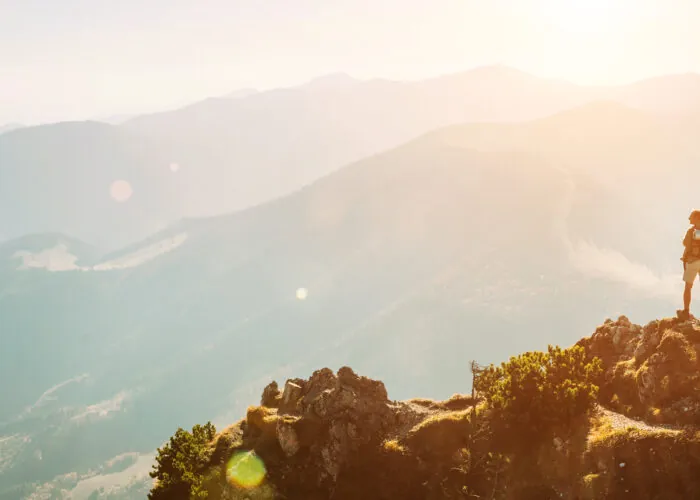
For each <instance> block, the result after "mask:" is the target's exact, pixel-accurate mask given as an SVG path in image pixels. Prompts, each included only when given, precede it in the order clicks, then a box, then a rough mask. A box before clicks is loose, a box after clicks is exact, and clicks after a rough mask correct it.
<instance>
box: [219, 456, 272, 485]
mask: <svg viewBox="0 0 700 500" xmlns="http://www.w3.org/2000/svg"><path fill="white" fill-rule="evenodd" d="M266 473H267V471H266V470H265V464H264V463H263V461H262V460H261V459H260V457H258V456H257V455H256V454H255V452H254V451H240V452H238V453H236V454H235V455H233V457H231V460H229V461H228V464H227V465H226V478H227V479H228V481H229V483H231V484H234V485H236V486H239V487H241V488H255V487H256V486H260V484H261V483H262V482H263V480H264V479H265V474H266Z"/></svg>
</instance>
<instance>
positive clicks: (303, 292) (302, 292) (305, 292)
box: [297, 288, 309, 300]
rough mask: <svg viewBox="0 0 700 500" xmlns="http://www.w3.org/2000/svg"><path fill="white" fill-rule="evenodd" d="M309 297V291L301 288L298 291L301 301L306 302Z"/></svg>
mask: <svg viewBox="0 0 700 500" xmlns="http://www.w3.org/2000/svg"><path fill="white" fill-rule="evenodd" d="M308 296H309V291H308V290H307V289H306V288H299V289H298V290H297V299H299V300H306V297H308Z"/></svg>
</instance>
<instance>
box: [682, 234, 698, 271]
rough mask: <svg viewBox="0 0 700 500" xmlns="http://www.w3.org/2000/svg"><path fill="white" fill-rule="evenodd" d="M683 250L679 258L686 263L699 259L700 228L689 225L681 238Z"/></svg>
mask: <svg viewBox="0 0 700 500" xmlns="http://www.w3.org/2000/svg"><path fill="white" fill-rule="evenodd" d="M683 246H684V247H685V251H684V252H683V257H682V258H681V260H682V261H683V262H685V263H686V264H689V263H690V262H695V261H696V260H700V229H695V228H694V227H691V228H690V229H688V232H687V233H685V238H683Z"/></svg>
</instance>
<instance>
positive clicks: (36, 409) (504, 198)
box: [0, 103, 700, 490]
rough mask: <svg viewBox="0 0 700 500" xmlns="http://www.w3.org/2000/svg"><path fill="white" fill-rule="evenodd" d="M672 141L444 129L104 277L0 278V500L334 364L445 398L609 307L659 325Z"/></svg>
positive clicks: (586, 324) (564, 119)
mask: <svg viewBox="0 0 700 500" xmlns="http://www.w3.org/2000/svg"><path fill="white" fill-rule="evenodd" d="M596 123H599V124H600V126H601V127H603V130H601V131H598V132H596V131H595V130H592V129H591V127H592V126H593V125H594V124H596ZM684 123H687V122H684ZM674 127H680V125H678V123H677V122H666V121H664V120H660V119H654V118H653V117H651V116H650V115H647V114H644V113H641V112H639V111H635V110H631V109H627V108H624V107H620V106H619V105H610V104H606V103H603V104H594V105H588V106H583V107H580V108H577V109H575V110H572V111H569V112H566V113H560V114H557V115H554V116H551V117H548V118H544V119H539V120H536V121H531V122H527V123H519V124H505V125H504V124H479V125H466V126H454V127H448V128H446V129H443V130H440V131H436V132H433V133H430V134H427V135H425V136H422V137H420V138H418V139H416V140H414V141H411V142H409V143H407V144H404V145H402V146H400V147H398V148H395V149H392V150H389V151H387V152H384V153H381V154H378V155H374V156H372V157H369V158H367V159H365V160H362V161H359V162H356V163H353V164H351V165H348V166H346V167H345V168H343V169H341V170H339V171H338V172H335V173H333V174H331V175H328V176H326V177H324V178H322V179H320V180H318V181H317V182H315V183H313V184H312V185H310V186H308V187H305V188H303V189H300V190H298V191H296V192H294V193H293V194H290V195H288V196H285V197H283V198H280V199H277V200H275V201H273V202H270V203H266V204H263V205H260V206H257V207H253V208H249V209H246V210H243V211H240V212H238V213H234V214H227V215H222V216H218V217H212V218H204V219H187V220H183V221H182V222H180V223H179V224H176V225H174V226H171V227H170V228H169V229H168V230H167V231H164V232H161V233H158V234H155V235H153V236H152V237H150V238H149V239H148V240H146V241H144V242H143V243H142V244H137V245H133V246H131V247H128V248H126V249H124V250H123V251H119V252H116V253H112V254H110V255H109V256H107V257H105V258H104V259H100V261H101V262H105V261H107V262H111V263H112V264H111V265H109V266H105V267H103V268H101V269H104V270H102V271H90V270H85V271H66V272H53V273H51V272H47V271H45V270H42V269H32V270H25V271H7V270H6V271H4V272H3V273H2V275H0V317H2V318H3V349H2V350H0V384H2V385H0V391H1V392H2V393H3V395H4V396H3V406H2V408H0V422H5V423H4V424H2V425H1V426H0V435H12V436H28V437H31V442H26V443H25V442H23V441H17V442H16V444H14V445H13V446H14V448H13V450H15V451H16V453H17V457H18V458H16V459H14V460H13V461H12V462H11V464H10V465H7V466H5V468H4V469H3V471H2V472H3V475H2V478H3V479H2V480H1V481H0V490H2V489H3V488H5V487H7V486H8V485H11V484H17V483H22V482H28V481H44V480H50V479H52V478H53V477H55V476H57V475H58V474H62V473H66V472H69V471H85V470H87V469H88V468H90V467H93V468H94V466H95V464H99V463H102V462H104V461H105V460H108V459H109V458H111V457H113V456H116V455H118V454H120V453H123V452H125V451H141V452H148V451H151V450H153V449H154V448H155V447H156V446H158V445H159V444H161V443H162V441H163V440H164V439H165V438H166V437H167V436H168V435H169V434H170V433H172V429H174V428H176V427H177V426H182V427H188V426H191V425H192V424H194V423H196V422H201V421H204V420H205V419H209V418H211V417H212V415H220V416H221V419H222V420H224V421H227V422H228V421H231V419H232V418H233V417H232V416H231V415H233V416H236V417H237V416H238V415H239V414H240V413H241V411H243V408H244V407H245V406H247V404H249V403H250V402H251V401H250V398H251V397H253V396H252V394H257V393H258V392H259V390H260V389H261V388H262V386H263V385H264V384H265V383H267V382H268V381H269V378H270V377H271V376H273V375H274V376H276V377H278V378H283V377H284V376H288V375H289V376H293V374H296V373H299V372H300V371H308V370H309V369H311V368H312V367H316V366H319V365H325V366H331V367H334V368H335V367H339V366H342V365H344V364H347V365H352V366H356V367H357V369H358V370H361V371H362V372H363V373H366V374H368V375H370V376H373V377H380V378H382V379H383V380H384V381H385V382H386V383H387V387H388V389H389V390H390V391H391V393H392V394H394V395H395V396H394V397H397V398H404V397H409V396H416V395H425V396H429V397H447V396H449V395H450V394H452V393H453V392H456V391H458V390H464V383H465V381H466V380H468V378H469V377H468V366H467V365H466V363H465V362H464V359H465V356H477V355H478V357H479V361H481V362H489V361H497V360H500V359H503V358H504V357H506V356H508V355H510V354H511V353H512V352H518V351H525V350H531V349H539V348H543V347H544V346H546V344H547V343H560V344H562V343H567V342H570V343H573V342H574V341H575V340H576V339H578V338H580V337H581V336H583V335H585V334H587V333H590V331H591V330H592V329H593V328H594V327H595V325H597V324H598V323H599V322H600V318H601V317H605V316H612V315H615V313H616V312H618V311H626V312H628V313H629V314H630V315H631V317H632V318H633V319H634V320H635V321H645V320H646V319H650V318H654V317H660V316H663V315H664V314H667V313H668V311H669V309H670V308H671V309H672V308H673V305H672V301H674V300H675V299H676V296H675V295H676V292H677V286H676V285H677V284H678V276H677V271H678V265H679V264H678V261H677V259H678V257H679V252H678V250H679V238H680V236H679V235H681V234H682V231H683V229H684V228H685V226H684V224H685V217H686V216H687V214H686V213H685V209H683V211H682V212H679V211H674V210H672V209H665V210H660V211H659V212H658V213H656V212H655V211H654V210H653V209H654V208H658V207H659V206H660V205H664V206H666V205H669V206H674V205H676V206H679V205H681V204H682V203H685V202H684V201H682V200H680V197H681V195H680V194H679V193H685V191H684V190H685V189H690V188H686V184H688V183H685V182H678V178H676V181H677V182H676V184H675V187H673V186H674V185H672V183H671V182H670V181H669V182H668V183H667V184H666V185H665V186H663V187H662V188H659V189H657V190H654V184H655V183H656V182H657V181H658V179H659V175H657V174H652V173H651V172H652V169H651V167H652V166H654V165H652V163H651V162H657V163H656V164H655V166H656V170H657V171H662V170H663V169H664V168H667V167H669V166H672V167H673V168H678V169H679V170H674V171H673V172H682V171H683V170H682V169H683V168H689V165H691V164H692V160H693V158H697V157H698V153H700V151H699V150H698V145H697V143H696V142H694V141H692V140H689V139H688V138H687V137H684V136H682V135H680V132H678V131H679V130H685V132H686V135H688V134H689V135H690V136H692V135H693V134H694V129H686V128H680V129H676V128H674ZM684 127H685V126H684ZM607 129H609V130H610V131H611V132H610V134H611V135H609V134H605V133H604V130H607ZM674 130H675V131H676V133H673V131H674ZM612 131H614V132H615V133H612ZM665 131H671V132H668V133H666V132H665ZM672 139H673V141H674V142H671V143H669V142H668V141H671V140H672ZM674 144H675V145H679V144H683V145H684V146H683V147H678V148H676V149H672V148H671V146H673V145H674ZM567 150H569V151H570V154H569V155H568V156H567V155H566V151H567ZM583 153H585V154H586V155H587V156H586V158H587V160H585V161H584V160H581V159H580V155H581V154H583ZM639 158H646V161H647V162H649V163H647V164H645V165H644V167H645V168H643V169H640V170H639V171H635V169H633V168H628V167H627V165H626V163H627V161H630V159H639ZM618 161H620V162H621V163H619V164H616V162H618ZM598 165H604V166H605V168H604V169H603V170H606V171H610V174H611V175H612V176H613V177H612V178H613V179H614V182H607V181H606V179H608V177H605V176H599V175H597V173H598V172H597V170H596V167H597V166H598ZM644 172H649V173H648V174H644ZM666 172H668V170H667V171H666ZM666 175H668V174H666ZM680 178H685V177H683V176H680ZM650 196H653V197H654V198H653V203H650V202H649V197H650ZM676 198H678V199H676ZM646 207H650V208H646ZM676 216H679V217H680V220H678V218H676ZM675 229H678V230H679V231H678V234H676V232H674V230H675ZM667 233H668V234H669V235H670V236H669V238H668V239H666V238H665V236H666V234H667ZM21 246H22V245H21V244H14V246H13V251H14V252H16V251H18V250H20V247H21ZM40 246H41V245H40ZM40 246H39V247H34V248H33V251H35V252H36V251H40V250H41V248H40ZM638 247H642V248H645V249H648V248H653V249H655V250H658V251H659V252H663V255H664V257H661V258H657V259H653V258H651V260H647V251H648V250H645V251H641V252H640V251H636V252H635V250H634V249H635V248H638ZM144 255H146V256H150V258H143V256H144ZM115 263H116V264H115ZM124 263H128V264H129V265H124ZM139 263H140V264H139ZM667 263H668V264H669V265H670V264H674V265H675V267H673V268H669V269H672V270H673V271H674V272H675V273H676V274H674V275H673V276H672V278H673V281H672V286H671V287H670V288H669V287H668V286H667V285H668V284H669V282H667V281H665V278H664V276H662V272H665V271H666V267H665V266H666V264H667ZM96 267H98V268H99V264H98V266H96ZM674 287H675V288H674ZM300 289H303V290H304V291H305V293H299V294H298V290H300ZM66 290H70V293H66ZM36 304H41V310H42V314H40V315H39V314H36V312H35V311H36ZM515 325H517V328H515ZM398 374H400V375H398ZM8 381H11V382H8ZM42 394H43V396H42ZM95 443H99V446H96V444H95ZM37 450H41V456H42V460H41V461H37V460H36V458H35V453H36V451H37ZM13 456H14V455H13Z"/></svg>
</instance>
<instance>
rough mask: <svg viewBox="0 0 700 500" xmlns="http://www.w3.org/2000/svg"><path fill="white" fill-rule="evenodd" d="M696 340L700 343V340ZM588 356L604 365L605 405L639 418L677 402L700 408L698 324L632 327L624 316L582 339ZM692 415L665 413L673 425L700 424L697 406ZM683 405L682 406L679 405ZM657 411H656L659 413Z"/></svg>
mask: <svg viewBox="0 0 700 500" xmlns="http://www.w3.org/2000/svg"><path fill="white" fill-rule="evenodd" d="M696 339H697V340H696ZM578 344H579V345H582V346H583V347H584V348H585V349H586V351H587V353H588V355H589V357H594V356H595V357H599V358H600V359H601V360H602V361H603V365H604V369H605V373H604V376H603V377H602V381H601V382H602V385H601V398H602V402H603V403H604V404H605V403H606V402H610V403H611V404H614V405H615V404H616V405H617V409H618V410H621V411H623V412H625V413H628V414H629V413H630V412H631V414H634V416H637V417H648V416H650V415H651V414H652V413H654V412H655V410H654V408H656V407H657V406H659V405H663V406H665V407H667V408H669V407H674V408H675V407H676V406H674V401H677V400H679V399H682V398H685V397H691V398H694V399H693V401H698V402H699V405H700V394H699V393H700V391H698V390H695V389H694V388H695V387H698V388H700V363H699V362H698V359H699V358H700V350H699V349H698V346H699V345H700V323H699V322H697V321H696V320H689V321H682V320H680V319H678V318H664V319H661V320H655V321H652V322H650V323H648V324H647V325H646V326H644V327H641V326H640V325H634V324H632V323H631V322H630V321H629V319H628V318H626V317H624V316H620V318H618V320H617V321H606V322H605V323H604V324H603V325H601V326H599V327H598V328H596V330H595V332H594V333H593V335H591V337H589V338H587V339H582V340H581V341H579V343H578ZM686 406H687V407H688V408H690V410H689V411H688V412H685V411H684V412H682V413H681V412H676V413H675V414H672V413H670V412H668V411H667V412H665V413H663V415H662V417H663V418H664V419H666V420H668V421H669V423H680V422H697V423H700V412H695V413H693V412H694V410H693V408H695V405H694V404H690V405H684V406H683V408H685V407H686ZM678 407H680V406H678ZM657 413H658V412H657Z"/></svg>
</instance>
